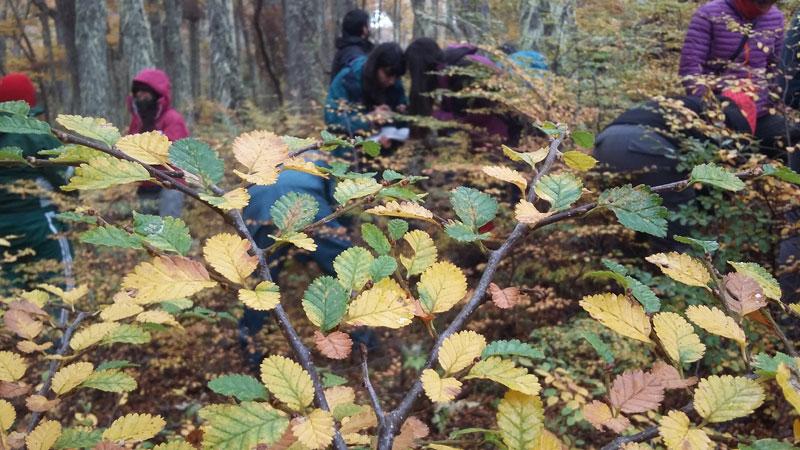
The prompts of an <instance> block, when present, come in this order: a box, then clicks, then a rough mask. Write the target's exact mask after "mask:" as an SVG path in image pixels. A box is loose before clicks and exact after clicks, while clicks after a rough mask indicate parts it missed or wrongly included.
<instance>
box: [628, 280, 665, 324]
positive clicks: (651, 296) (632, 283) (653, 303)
mask: <svg viewBox="0 0 800 450" xmlns="http://www.w3.org/2000/svg"><path fill="white" fill-rule="evenodd" d="M625 281H627V285H626V286H625V288H626V289H630V291H631V295H633V298H635V299H636V300H637V301H638V302H639V303H641V304H642V306H643V307H644V311H645V312H646V313H650V314H652V313H657V312H658V311H660V310H661V299H659V298H658V296H657V295H656V293H655V292H653V290H652V289H650V288H649V287H648V286H647V285H646V284H644V283H642V282H641V281H639V280H637V279H636V278H633V277H631V276H628V275H625Z"/></svg>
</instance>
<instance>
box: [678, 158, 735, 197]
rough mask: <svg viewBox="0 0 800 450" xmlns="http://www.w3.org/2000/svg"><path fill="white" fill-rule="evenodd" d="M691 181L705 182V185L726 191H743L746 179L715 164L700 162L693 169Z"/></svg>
mask: <svg viewBox="0 0 800 450" xmlns="http://www.w3.org/2000/svg"><path fill="white" fill-rule="evenodd" d="M689 183H690V184H691V183H703V184H704V185H710V186H716V187H718V188H720V189H725V190H726V191H734V192H736V191H741V190H742V189H744V187H745V184H744V181H742V180H740V179H739V177H737V176H736V175H734V174H733V173H731V172H728V171H727V170H725V169H723V168H722V167H719V166H717V165H715V164H711V163H709V164H700V165H699V166H695V167H694V169H692V175H691V177H690V178H689Z"/></svg>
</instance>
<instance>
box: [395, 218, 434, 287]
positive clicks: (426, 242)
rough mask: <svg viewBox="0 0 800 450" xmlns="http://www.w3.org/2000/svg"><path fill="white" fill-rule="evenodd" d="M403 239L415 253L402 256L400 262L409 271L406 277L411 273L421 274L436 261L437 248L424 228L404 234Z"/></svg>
mask: <svg viewBox="0 0 800 450" xmlns="http://www.w3.org/2000/svg"><path fill="white" fill-rule="evenodd" d="M403 240H404V241H406V242H407V243H408V245H409V246H410V247H411V251H412V252H413V255H412V256H411V257H410V258H409V257H405V256H400V263H402V264H403V267H405V268H406V271H407V272H408V274H407V276H406V278H408V277H410V276H411V275H418V274H421V273H422V272H423V271H424V270H425V269H427V268H428V267H430V265H431V264H433V263H435V262H436V256H437V250H436V244H434V243H433V239H431V236H430V235H429V234H428V233H426V232H424V231H422V230H413V231H409V232H408V233H406V234H405V235H403Z"/></svg>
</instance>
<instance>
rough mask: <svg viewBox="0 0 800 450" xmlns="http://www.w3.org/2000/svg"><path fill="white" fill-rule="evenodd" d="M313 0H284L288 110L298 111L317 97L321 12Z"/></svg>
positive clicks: (320, 70) (294, 112) (318, 92)
mask: <svg viewBox="0 0 800 450" xmlns="http://www.w3.org/2000/svg"><path fill="white" fill-rule="evenodd" d="M318 3H319V2H318V1H316V0H285V1H284V2H283V24H284V30H286V79H287V80H289V83H288V86H287V88H288V100H289V112H290V113H291V114H299V113H301V112H303V111H304V110H307V108H308V107H309V106H310V105H311V103H312V102H313V101H318V100H320V98H321V91H322V68H321V67H320V64H319V55H318V52H319V49H320V44H321V41H322V36H321V35H320V32H321V30H322V25H323V24H322V16H323V13H322V11H321V10H320V8H319V7H318V6H319V5H318Z"/></svg>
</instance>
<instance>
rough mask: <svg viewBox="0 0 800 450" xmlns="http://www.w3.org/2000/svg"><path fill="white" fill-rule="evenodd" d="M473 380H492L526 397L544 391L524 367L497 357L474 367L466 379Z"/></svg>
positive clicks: (479, 362) (485, 360) (480, 362)
mask: <svg viewBox="0 0 800 450" xmlns="http://www.w3.org/2000/svg"><path fill="white" fill-rule="evenodd" d="M473 378H484V379H487V380H492V381H495V382H497V383H500V384H502V385H505V386H506V387H507V388H509V389H512V390H515V391H519V392H521V393H523V394H526V395H536V394H538V393H539V391H540V390H541V389H542V386H541V385H540V384H539V380H537V379H536V376H535V375H532V374H529V373H528V371H527V370H525V369H524V368H522V367H516V366H515V365H514V362H513V361H510V360H507V359H502V358H500V357H497V356H492V357H490V358H487V359H484V360H482V361H478V362H477V363H476V364H475V365H474V366H472V369H470V371H469V374H468V375H467V376H466V377H464V379H466V380H470V379H473Z"/></svg>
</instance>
